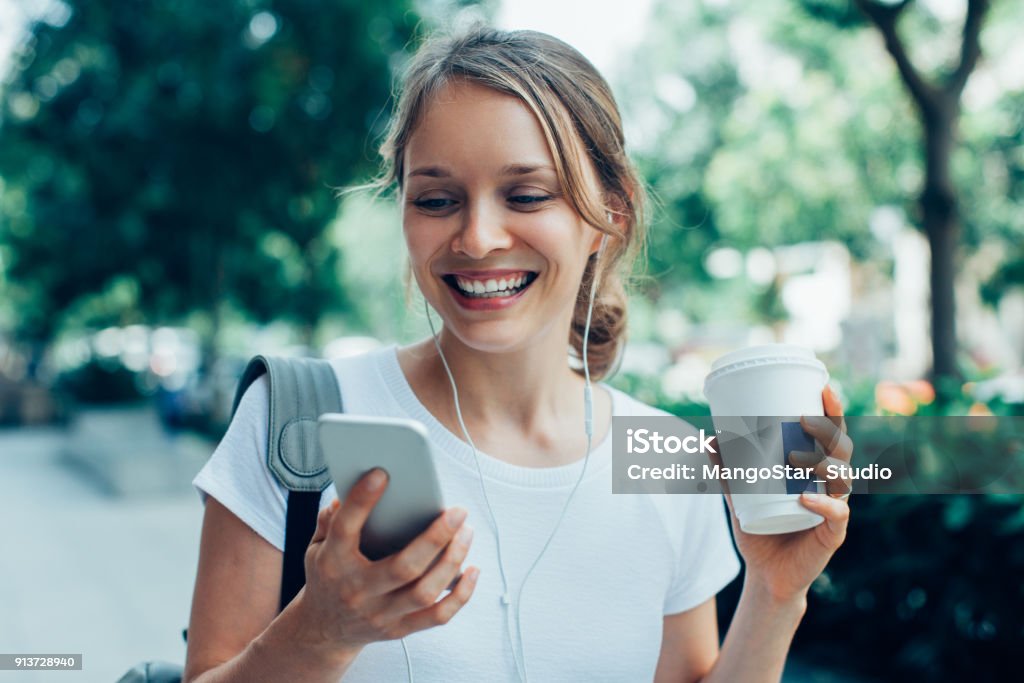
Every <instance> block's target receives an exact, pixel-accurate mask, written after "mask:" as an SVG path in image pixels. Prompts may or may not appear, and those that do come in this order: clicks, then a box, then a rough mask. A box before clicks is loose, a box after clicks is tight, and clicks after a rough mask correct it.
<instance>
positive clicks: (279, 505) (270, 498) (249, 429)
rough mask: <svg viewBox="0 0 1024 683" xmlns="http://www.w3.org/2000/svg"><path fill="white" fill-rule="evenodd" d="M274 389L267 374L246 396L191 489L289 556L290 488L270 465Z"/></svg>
mask: <svg viewBox="0 0 1024 683" xmlns="http://www.w3.org/2000/svg"><path fill="white" fill-rule="evenodd" d="M269 403H270V385H269V382H268V380H267V376H266V375H263V376H261V377H259V378H258V379H257V380H256V381H255V382H253V383H252V384H251V385H250V386H249V388H248V389H247V390H246V392H245V394H244V395H243V396H242V400H241V402H240V403H239V404H238V410H237V411H236V412H235V415H234V417H233V418H232V420H231V424H230V425H229V426H228V430H227V433H226V434H225V435H224V438H223V439H221V441H220V443H219V444H218V445H217V448H216V450H215V451H214V452H213V455H212V456H210V459H209V460H208V461H207V463H206V465H204V466H203V468H202V469H201V470H200V471H199V474H197V475H196V477H195V479H193V480H192V485H193V486H195V487H196V490H197V492H198V493H199V498H200V500H201V501H202V502H203V504H204V505H205V504H206V500H207V497H208V496H213V497H214V498H216V499H217V501H218V502H219V503H220V504H221V505H223V506H224V507H226V508H227V509H228V510H230V511H231V512H232V513H234V514H235V516H236V517H238V518H239V519H240V520H242V521H243V522H245V523H246V524H247V525H249V527H251V528H252V529H253V531H255V532H256V533H258V534H259V535H260V536H262V537H263V538H265V539H266V540H267V541H268V542H269V543H270V544H271V545H273V546H274V547H276V548H277V549H278V550H280V551H282V552H284V535H285V489H284V487H283V486H282V485H281V484H280V482H278V481H277V479H275V478H274V475H273V474H272V473H271V471H270V468H269V467H268V466H267V432H268V431H269V427H268V413H269V408H270V406H269Z"/></svg>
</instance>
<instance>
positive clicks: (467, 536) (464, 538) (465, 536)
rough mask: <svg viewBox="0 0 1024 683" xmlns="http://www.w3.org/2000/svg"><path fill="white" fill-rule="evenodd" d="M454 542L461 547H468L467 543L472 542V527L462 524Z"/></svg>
mask: <svg viewBox="0 0 1024 683" xmlns="http://www.w3.org/2000/svg"><path fill="white" fill-rule="evenodd" d="M455 540H456V541H458V542H459V543H461V544H462V545H469V542H470V541H472V540H473V527H471V526H470V525H468V524H463V525H462V528H461V529H459V533H457V534H455Z"/></svg>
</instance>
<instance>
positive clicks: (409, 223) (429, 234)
mask: <svg viewBox="0 0 1024 683" xmlns="http://www.w3.org/2000/svg"><path fill="white" fill-rule="evenodd" d="M402 234H403V235H404V237H405V246H406V248H407V249H408V251H409V261H410V262H411V263H412V265H413V267H414V268H416V267H419V266H420V265H422V264H423V263H425V262H426V261H427V260H428V259H429V258H430V257H431V256H432V255H433V254H435V253H437V252H438V250H439V249H441V247H443V246H444V244H445V239H446V237H445V233H444V231H443V230H440V229H438V227H437V226H436V225H435V226H428V225H423V224H422V221H420V220H417V219H416V218H406V219H404V220H403V223H402Z"/></svg>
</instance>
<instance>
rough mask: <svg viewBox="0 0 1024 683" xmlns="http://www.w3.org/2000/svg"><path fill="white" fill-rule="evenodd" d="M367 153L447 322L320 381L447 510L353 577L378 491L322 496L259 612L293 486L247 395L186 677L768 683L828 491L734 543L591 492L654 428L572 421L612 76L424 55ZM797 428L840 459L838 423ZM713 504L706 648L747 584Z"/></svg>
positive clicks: (798, 604)
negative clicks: (391, 437)
mask: <svg viewBox="0 0 1024 683" xmlns="http://www.w3.org/2000/svg"><path fill="white" fill-rule="evenodd" d="M382 155H383V157H384V160H385V173H384V174H383V176H382V177H381V179H380V180H379V182H378V183H376V185H377V186H378V187H390V186H396V187H397V189H398V194H399V197H400V200H401V203H402V207H403V229H404V235H405V241H406V246H407V248H408V254H409V260H410V265H411V270H412V274H413V276H414V277H415V280H416V283H417V284H418V286H419V288H420V291H421V292H422V293H423V295H424V297H425V299H426V301H427V302H429V303H430V305H431V306H432V307H433V308H434V309H435V310H436V311H437V312H438V314H439V315H440V318H441V321H442V325H441V329H440V333H439V334H437V335H435V336H432V337H429V338H427V339H425V340H423V341H421V342H419V343H416V344H412V345H410V346H408V347H403V348H398V347H397V346H394V345H392V346H389V347H387V348H384V349H382V350H378V351H376V352H372V353H370V354H367V355H364V356H360V357H357V358H350V359H345V360H342V361H337V362H336V363H335V364H334V366H335V370H336V373H337V376H338V381H339V385H340V387H341V392H342V396H343V397H344V401H345V405H346V411H348V412H352V413H357V414H358V413H363V414H377V415H401V416H405V417H412V418H415V419H418V420H421V421H422V422H423V423H424V424H425V425H426V426H427V428H428V431H429V433H430V437H431V440H432V441H433V447H434V449H435V453H436V461H437V462H436V466H437V469H438V473H439V477H440V479H441V484H442V489H443V494H444V497H445V500H447V501H452V502H456V503H458V505H459V507H453V508H450V509H448V510H447V511H446V512H445V513H444V514H442V515H441V516H440V517H439V518H438V519H437V520H436V521H435V523H434V524H433V525H432V526H431V527H430V528H429V529H428V530H427V531H426V532H424V533H423V534H422V535H421V536H420V537H418V538H417V539H416V540H414V541H413V542H412V543H410V544H409V546H407V547H406V548H405V549H404V550H403V551H401V552H399V553H396V554H395V555H393V556H391V557H389V558H385V559H383V560H379V561H376V562H371V561H369V560H368V559H366V558H365V557H363V556H362V555H361V554H360V553H359V551H358V539H359V533H360V529H361V527H362V524H363V522H364V520H365V519H366V518H367V516H368V515H369V513H370V511H371V510H372V508H373V505H374V503H375V502H376V501H377V500H378V499H379V497H380V495H381V494H382V492H383V490H384V487H385V486H386V476H385V475H384V474H383V472H381V471H379V470H375V471H373V472H371V473H369V474H368V475H367V476H366V477H364V478H363V480H361V482H360V483H358V484H357V485H356V486H355V487H353V489H352V490H351V491H348V492H341V493H342V494H344V495H343V500H342V501H341V502H340V504H339V502H338V493H339V492H337V491H335V490H334V487H333V485H332V486H331V487H328V489H327V490H325V491H324V493H323V497H322V499H321V511H320V516H319V519H318V524H317V529H316V532H315V533H314V536H313V539H312V541H311V543H310V548H309V550H308V551H307V554H306V581H307V582H306V585H305V587H304V588H303V590H302V591H300V593H299V594H298V596H296V598H295V599H294V600H293V601H292V602H291V603H290V604H289V605H288V607H286V608H285V609H284V610H283V611H282V612H281V613H280V614H279V615H277V614H276V607H277V605H276V600H277V596H278V589H279V585H280V580H281V549H282V548H283V542H284V516H285V512H284V501H285V494H284V490H283V488H282V487H281V486H280V484H279V483H277V482H276V480H275V479H274V478H273V477H272V475H271V474H270V473H269V471H268V469H267V466H266V464H265V462H266V457H265V456H266V453H265V449H266V446H265V444H266V438H267V387H266V384H265V380H261V381H258V382H257V383H255V384H254V385H253V386H252V387H251V388H250V389H249V391H248V392H247V393H246V395H245V397H244V398H243V400H242V402H241V404H240V406H239V410H238V413H237V414H236V417H235V419H234V420H233V422H232V425H231V427H230V429H229V431H228V433H227V435H226V436H225V437H224V440H223V441H222V442H221V444H220V445H219V446H218V448H217V451H216V452H215V453H214V455H213V457H212V458H211V460H210V462H209V464H208V465H207V466H206V467H205V468H204V470H203V471H202V472H201V473H200V474H199V475H198V476H197V477H196V481H195V484H196V486H197V487H198V488H199V490H200V493H201V495H202V497H203V499H204V500H205V502H206V513H205V518H204V523H203V533H202V542H201V549H200V562H199V571H198V576H197V580H196V590H195V596H194V599H193V608H192V617H191V622H190V627H189V650H188V661H187V665H186V679H187V680H199V681H204V682H211V683H212V682H213V681H264V680H265V681H278V680H295V681H337V680H339V679H342V680H345V681H349V680H359V681H364V680H365V681H392V680H404V679H406V678H409V679H410V680H411V679H412V678H413V674H415V676H416V677H417V678H418V679H419V680H438V681H440V680H444V681H452V680H466V681H485V680H486V681H491V680H535V681H562V680H581V681H594V680H625V681H639V680H650V679H652V678H654V679H656V680H658V681H695V680H707V681H717V680H721V681H748V680H749V681H754V680H758V681H760V680H777V679H778V678H779V677H780V675H781V671H782V666H783V663H784V661H785V657H786V652H787V650H788V647H789V643H790V640H791V638H792V635H793V633H794V631H795V629H796V626H797V624H798V623H799V621H800V619H801V616H802V614H803V612H804V609H805V604H806V603H805V596H806V592H807V589H808V586H809V585H810V583H811V581H812V580H813V579H814V578H815V577H816V576H817V575H818V574H819V573H820V572H821V570H822V569H823V567H824V566H825V564H826V562H827V561H828V559H829V557H830V556H831V555H832V553H833V552H834V551H835V549H836V548H837V547H838V546H839V545H840V544H841V543H842V540H843V537H844V535H845V530H846V523H847V518H848V507H847V505H846V502H845V500H841V499H836V498H832V497H830V496H823V497H820V498H818V499H812V498H808V499H807V500H805V501H804V504H805V505H806V506H807V507H808V508H809V509H811V510H813V511H814V512H817V513H819V514H821V515H822V516H824V517H825V519H826V522H825V523H823V524H821V525H819V526H818V527H816V528H814V529H811V530H808V531H805V532H800V533H796V534H788V535H784V536H748V535H746V534H744V533H743V532H742V531H741V530H740V529H739V526H738V523H737V521H736V519H735V516H733V515H731V513H727V512H726V509H725V508H724V507H723V506H722V503H721V500H720V499H719V498H718V497H716V496H710V495H704V496H702V495H691V496H687V495H676V496H613V495H612V494H611V480H610V471H611V470H610V450H611V440H610V431H611V417H612V415H664V414H665V413H663V412H661V411H659V410H657V409H654V408H651V407H649V406H646V405H644V404H642V403H640V402H638V401H636V400H634V399H632V398H630V397H629V396H627V395H625V394H623V393H621V392H619V391H617V390H615V389H612V388H611V387H609V386H608V385H606V384H604V383H599V384H598V385H597V386H596V387H595V388H594V390H593V391H592V396H593V407H592V414H593V428H592V429H590V428H589V423H588V429H587V430H584V429H581V428H580V427H581V426H582V425H584V424H585V422H587V420H586V419H585V418H587V417H588V415H586V413H588V412H590V411H589V410H588V408H587V407H585V406H584V401H582V400H581V396H582V395H583V394H584V393H585V392H584V387H585V386H586V385H587V383H588V371H589V375H592V376H593V377H595V378H597V379H600V378H602V377H604V376H605V375H607V374H608V372H609V370H610V369H611V368H612V366H613V365H614V361H615V359H616V357H617V354H618V353H619V351H620V350H621V345H622V343H623V335H624V331H625V298H624V294H623V287H622V281H621V276H620V273H623V272H628V270H629V267H630V266H631V264H632V259H633V258H634V256H635V255H636V254H637V252H638V250H639V248H640V247H641V245H642V243H643V225H644V223H643V216H642V206H643V198H644V192H643V187H642V184H641V182H640V181H639V179H638V177H637V175H636V173H635V171H634V170H633V168H632V166H631V165H630V163H629V161H628V159H627V157H626V155H625V152H624V148H623V136H622V128H621V122H620V119H619V113H618V110H617V107H616V105H615V102H614V99H613V97H612V94H611V91H610V90H609V88H608V86H607V84H606V83H605V81H604V79H603V78H602V77H601V76H600V75H599V74H598V73H597V72H596V71H595V69H594V68H593V66H592V65H591V64H590V63H589V62H588V61H587V60H586V59H584V58H583V57H582V56H581V55H580V54H579V53H578V52H576V51H575V50H574V49H572V48H571V47H569V46H568V45H566V44H564V43H562V42H561V41H559V40H557V39H555V38H552V37H550V36H547V35H544V34H541V33H536V32H528V31H516V32H502V31H496V30H493V29H489V28H486V27H476V28H474V29H471V30H469V31H468V32H465V33H464V34H462V35H460V36H457V37H454V38H449V39H441V40H435V41H432V42H430V43H428V44H426V45H425V46H424V47H422V48H421V49H420V50H419V52H418V53H417V55H416V57H415V59H414V60H413V62H412V64H411V66H410V68H409V69H408V71H407V73H406V76H405V79H404V82H403V89H402V94H401V97H400V99H399V102H398V105H397V112H396V115H395V117H394V119H393V121H392V127H391V129H390V131H389V135H388V137H387V138H386V140H385V143H384V145H383V148H382ZM592 288H593V311H592V316H593V317H592V322H591V323H590V328H589V334H586V333H585V330H586V329H587V327H588V322H587V320H588V308H589V305H590V302H591V299H590V297H591V291H592ZM585 334H586V338H588V339H589V342H588V345H587V347H586V348H584V346H583V344H582V341H583V339H584V336H585ZM567 341H568V347H571V349H572V351H573V354H572V355H573V356H574V357H575V358H576V359H577V361H578V363H577V364H582V365H583V367H581V368H579V369H573V368H571V367H570V364H569V362H568V361H569V354H568V351H569V348H567ZM449 372H450V374H449ZM581 375H582V376H581ZM455 387H457V391H458V400H454V399H455V395H454V388H455ZM590 393H591V392H590V391H589V386H588V390H587V394H590ZM823 401H824V406H825V410H826V413H827V414H829V415H833V416H839V415H841V414H842V413H841V408H840V406H839V403H838V401H837V400H836V398H835V396H834V395H833V394H832V393H831V392H830V391H828V390H826V392H825V394H824V396H823ZM807 429H808V431H809V432H810V433H811V434H812V435H813V436H815V438H817V439H819V440H820V441H822V442H823V443H824V444H828V445H829V446H830V448H831V452H832V455H834V456H835V457H838V458H842V459H846V460H848V459H849V451H850V449H851V448H852V445H851V444H850V443H849V439H848V437H846V436H845V434H841V433H838V432H836V429H835V428H834V427H833V425H832V423H831V422H828V421H823V422H822V424H817V423H810V422H808V424H807ZM590 432H592V434H593V440H594V441H596V442H597V444H598V445H597V446H596V448H594V449H593V450H591V448H590V446H591V433H590ZM836 444H838V446H837V445H836ZM584 454H586V455H585V456H584ZM581 456H584V457H581ZM730 506H731V503H730ZM730 509H731V507H730ZM727 514H729V516H730V517H731V518H732V528H733V533H734V535H735V537H736V540H737V545H738V547H739V550H740V553H741V554H742V555H743V557H744V559H745V560H746V565H747V572H746V577H745V581H744V586H743V593H742V597H741V600H740V603H739V607H738V609H737V612H736V615H735V618H734V619H733V622H732V626H731V628H730V630H729V633H728V635H727V637H726V639H725V642H724V645H723V646H722V648H721V650H719V639H718V627H717V620H716V613H715V594H716V593H717V592H718V591H719V590H720V589H721V588H722V587H723V586H725V585H726V584H727V583H729V582H730V581H731V580H732V579H733V578H734V577H735V576H736V574H737V572H738V570H739V562H738V559H737V557H736V553H735V551H734V549H733V547H732V544H731V542H730V538H729V532H728V523H727V522H726V515H727ZM439 554H440V555H441V560H440V561H439V562H437V563H436V564H432V562H433V560H434V559H435V558H436V557H437V556H438V555H439ZM453 580H454V585H452V584H453ZM448 587H451V590H450V592H449V591H447V590H446V589H447V588H448ZM438 626H440V628H434V627H438ZM403 650H404V652H403Z"/></svg>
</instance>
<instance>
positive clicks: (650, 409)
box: [601, 382, 697, 434]
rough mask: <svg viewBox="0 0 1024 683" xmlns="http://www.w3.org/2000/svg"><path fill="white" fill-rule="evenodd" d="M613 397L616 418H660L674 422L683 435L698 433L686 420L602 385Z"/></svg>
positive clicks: (613, 412) (613, 413)
mask: <svg viewBox="0 0 1024 683" xmlns="http://www.w3.org/2000/svg"><path fill="white" fill-rule="evenodd" d="M601 386H602V387H604V388H605V389H606V390H607V391H608V393H609V394H610V395H611V397H612V405H613V406H614V408H613V411H612V415H613V416H614V417H659V418H664V419H666V420H674V421H675V422H676V423H677V424H676V425H675V429H677V430H679V431H680V432H683V433H687V434H688V433H691V432H692V433H697V428H696V427H694V426H693V425H692V424H690V423H689V422H687V421H686V420H684V419H682V418H680V417H678V416H676V415H673V414H672V413H670V412H668V411H666V410H662V409H661V408H658V407H657V406H652V405H650V404H648V403H644V402H643V401H641V400H639V399H636V398H634V397H632V396H630V395H629V394H627V393H626V392H624V391H622V390H620V389H616V388H615V387H612V386H609V385H607V384H605V383H603V382H602V383H601Z"/></svg>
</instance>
